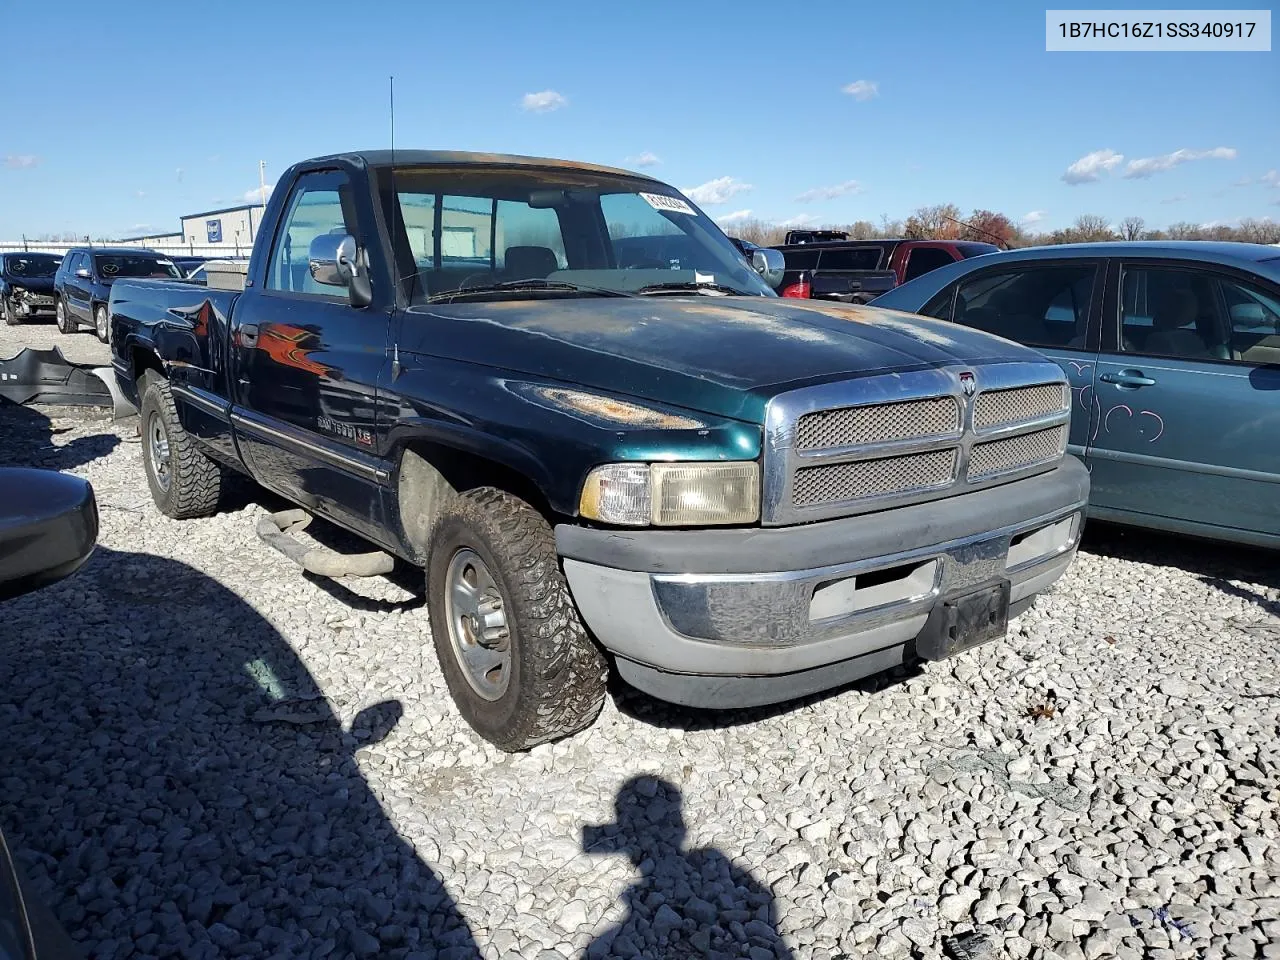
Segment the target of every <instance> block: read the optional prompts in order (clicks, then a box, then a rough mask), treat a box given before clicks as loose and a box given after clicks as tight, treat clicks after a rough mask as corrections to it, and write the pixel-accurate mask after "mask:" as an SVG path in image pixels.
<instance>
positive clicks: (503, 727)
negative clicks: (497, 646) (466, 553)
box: [427, 487, 608, 753]
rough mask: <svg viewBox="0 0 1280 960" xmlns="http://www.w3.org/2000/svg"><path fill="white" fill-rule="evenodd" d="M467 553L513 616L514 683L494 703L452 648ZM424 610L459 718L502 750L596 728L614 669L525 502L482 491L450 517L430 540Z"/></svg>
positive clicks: (542, 523)
mask: <svg viewBox="0 0 1280 960" xmlns="http://www.w3.org/2000/svg"><path fill="white" fill-rule="evenodd" d="M463 549H469V550H472V551H474V552H475V553H476V554H478V555H479V557H480V559H481V560H483V561H484V563H485V565H486V566H487V567H488V568H489V572H490V573H491V574H492V575H493V578H494V581H495V582H496V584H497V586H498V589H499V591H500V592H501V594H502V600H503V604H504V607H505V609H506V610H507V611H508V614H509V615H508V617H507V625H508V628H509V630H510V643H511V676H510V682H509V684H508V686H507V688H506V691H505V692H504V693H503V695H502V696H501V697H500V698H499V699H497V700H494V701H489V700H485V699H484V698H482V697H480V696H478V695H477V694H476V693H475V691H474V690H473V689H472V688H471V686H470V684H469V683H468V682H467V679H466V677H465V676H464V674H463V672H462V671H463V669H464V668H463V667H462V666H461V665H460V664H459V662H458V659H457V655H456V654H455V653H454V650H453V645H452V643H451V641H450V639H449V632H448V631H449V625H448V621H447V614H446V606H445V590H446V589H447V585H446V579H447V574H448V570H449V565H450V562H451V561H452V559H453V557H454V555H455V554H456V553H457V552H458V551H459V550H463ZM427 609H428V612H429V614H430V617H431V635H432V639H433V640H434V642H435V647H436V655H437V656H438V657H439V660H440V667H441V670H443V672H444V677H445V681H446V682H447V683H448V685H449V692H450V693H451V694H452V695H453V700H454V702H455V703H456V704H457V706H458V710H459V712H460V713H461V714H462V716H463V718H464V719H465V720H466V721H467V722H468V723H469V724H471V726H472V728H473V729H475V731H476V732H477V733H478V734H480V736H482V737H484V738H485V739H486V740H488V741H489V742H490V743H492V744H494V745H495V746H497V747H498V748H499V749H501V750H505V751H507V752H510V753H514V752H518V751H521V750H528V749H529V748H530V747H533V746H536V745H537V744H539V743H545V742H547V741H549V740H559V739H561V738H562V737H567V736H569V735H571V734H574V733H577V732H578V731H579V730H582V729H585V728H586V727H588V726H590V725H591V723H592V722H593V721H594V720H595V718H596V716H597V715H598V714H599V713H600V707H601V705H602V704H603V703H604V697H605V681H606V679H607V677H608V664H607V662H606V660H605V658H604V654H603V653H602V652H601V651H600V649H599V648H598V647H597V646H596V645H595V643H594V642H593V641H592V639H591V638H590V636H588V634H587V630H586V627H585V626H584V625H583V623H582V619H581V618H580V617H579V616H578V610H577V607H576V606H574V603H573V598H572V597H571V596H570V595H569V585H568V583H567V582H566V581H565V578H564V573H563V572H562V571H561V569H560V561H559V558H558V557H557V555H556V550H555V536H554V534H553V533H552V532H551V527H550V525H549V524H548V523H547V521H546V520H545V519H544V518H543V517H542V515H541V514H539V513H538V512H537V511H536V510H534V509H533V507H531V506H529V504H527V503H525V502H524V501H523V500H521V499H519V498H517V497H514V496H512V495H511V494H509V493H505V492H503V491H501V490H497V489H494V488H493V487H481V488H479V489H476V490H471V491H469V492H467V493H465V494H462V495H461V496H459V497H456V498H454V500H453V501H452V502H451V503H450V504H449V505H448V506H447V507H446V508H445V510H444V512H443V513H442V515H441V517H440V520H439V522H438V523H437V524H436V526H435V528H434V530H433V532H432V535H431V544H430V553H429V555H428V562H427Z"/></svg>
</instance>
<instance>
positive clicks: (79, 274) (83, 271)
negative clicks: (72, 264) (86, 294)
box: [76, 267, 89, 280]
mask: <svg viewBox="0 0 1280 960" xmlns="http://www.w3.org/2000/svg"><path fill="white" fill-rule="evenodd" d="M76 276H77V277H79V278H80V279H81V280H88V279H89V271H88V270H86V269H85V268H84V267H81V268H80V269H79V270H77V271H76Z"/></svg>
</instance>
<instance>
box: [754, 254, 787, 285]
mask: <svg viewBox="0 0 1280 960" xmlns="http://www.w3.org/2000/svg"><path fill="white" fill-rule="evenodd" d="M751 266H752V268H753V269H754V270H755V272H756V273H758V274H760V277H761V279H763V280H764V282H765V283H767V284H768V285H769V286H771V287H773V289H775V290H776V289H778V287H780V286H781V285H782V274H783V272H784V271H785V270H786V267H787V264H786V260H784V259H783V256H782V251H781V250H774V249H773V248H772V247H757V248H756V249H755V250H752V251H751Z"/></svg>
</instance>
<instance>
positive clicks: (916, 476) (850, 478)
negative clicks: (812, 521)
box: [792, 447, 957, 507]
mask: <svg viewBox="0 0 1280 960" xmlns="http://www.w3.org/2000/svg"><path fill="white" fill-rule="evenodd" d="M956 455H957V451H956V449H955V448H954V447H953V448H950V449H946V450H928V451H925V452H924V453H910V454H904V455H902V456H896V457H882V458H880V459H878V460H854V461H851V462H848V463H827V464H822V465H821V466H813V467H801V468H800V469H799V470H797V471H796V474H795V486H794V487H793V495H792V502H793V503H794V504H795V506H797V507H812V506H817V505H818V504H824V503H839V502H842V501H845V500H862V499H865V498H868V497H882V496H889V495H895V494H905V493H911V492H914V491H918V490H928V489H930V488H932V487H939V486H946V485H948V484H950V483H951V482H952V480H954V479H955V473H956Z"/></svg>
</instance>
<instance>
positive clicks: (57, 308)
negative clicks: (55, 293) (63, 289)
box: [53, 297, 76, 333]
mask: <svg viewBox="0 0 1280 960" xmlns="http://www.w3.org/2000/svg"><path fill="white" fill-rule="evenodd" d="M53 310H54V314H53V321H54V323H56V324H57V325H58V332H59V333H73V332H75V330H76V322H75V321H74V320H72V319H71V312H70V311H69V310H68V309H67V301H65V300H63V299H62V297H58V298H57V299H55V300H54V306H53Z"/></svg>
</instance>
